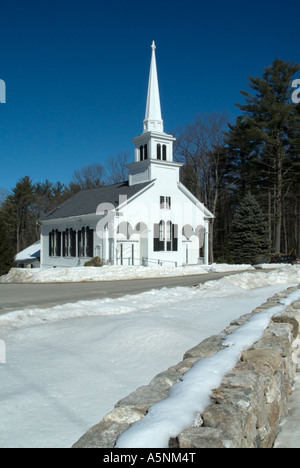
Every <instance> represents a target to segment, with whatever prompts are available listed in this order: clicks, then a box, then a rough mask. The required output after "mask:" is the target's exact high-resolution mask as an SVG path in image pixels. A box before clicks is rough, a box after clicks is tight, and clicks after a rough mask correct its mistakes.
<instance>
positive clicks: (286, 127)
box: [228, 59, 300, 252]
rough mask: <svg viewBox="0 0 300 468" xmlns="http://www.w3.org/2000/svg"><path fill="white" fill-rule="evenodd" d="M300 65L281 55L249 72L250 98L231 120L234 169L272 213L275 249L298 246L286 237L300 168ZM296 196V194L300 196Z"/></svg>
mask: <svg viewBox="0 0 300 468" xmlns="http://www.w3.org/2000/svg"><path fill="white" fill-rule="evenodd" d="M299 70H300V67H299V65H296V64H295V63H292V62H284V61H283V60H280V59H276V60H274V62H273V63H272V65H271V66H269V67H266V68H265V70H264V72H263V75H262V78H259V77H256V78H253V77H250V83H249V86H250V88H251V90H252V92H251V93H250V92H242V94H243V96H244V97H245V100H246V104H244V105H238V107H239V108H240V109H241V110H242V112H243V116H240V117H239V118H238V119H237V121H236V125H235V126H233V125H231V126H230V132H229V133H228V144H229V148H230V151H232V152H234V154H235V155H236V165H235V167H234V169H235V170H236V172H237V173H238V174H239V177H238V178H237V180H239V182H240V186H239V189H240V190H241V194H242V195H244V193H245V190H249V189H250V188H251V192H252V193H255V194H256V196H257V199H259V200H260V204H261V206H262V207H263V209H264V212H265V213H266V215H267V216H268V233H269V239H270V241H272V247H273V250H274V251H275V252H280V251H281V250H282V248H283V247H284V248H285V249H288V248H289V249H290V248H291V247H295V246H294V245H292V244H291V242H293V241H289V242H287V240H286V238H287V235H285V236H283V233H284V232H285V234H286V233H287V228H285V224H286V221H287V219H288V217H287V216H286V217H285V216H284V215H285V206H284V205H285V199H286V198H287V197H288V195H289V194H290V190H291V188H292V184H293V183H294V180H295V173H296V172H297V171H298V174H299V154H300V140H299V129H300V113H299V106H300V105H299V104H298V105H296V104H294V103H292V101H291V94H292V88H291V82H292V78H293V76H294V75H295V73H297V71H299ZM295 202H297V200H295Z"/></svg>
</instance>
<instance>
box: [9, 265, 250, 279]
mask: <svg viewBox="0 0 300 468" xmlns="http://www.w3.org/2000/svg"><path fill="white" fill-rule="evenodd" d="M247 269H248V270H254V269H255V268H254V267H252V266H251V265H228V264H212V265H209V266H207V265H193V266H184V267H165V266H149V267H143V266H129V267H126V266H103V267H101V268H95V267H74V268H45V269H40V268H33V269H26V268H25V269H24V268H12V269H11V270H10V272H9V273H8V274H7V275H4V276H1V277H0V283H64V282H78V281H114V280H122V279H125V280H126V279H142V278H160V277H166V276H169V277H171V276H188V275H201V274H206V273H215V272H227V271H241V270H247Z"/></svg>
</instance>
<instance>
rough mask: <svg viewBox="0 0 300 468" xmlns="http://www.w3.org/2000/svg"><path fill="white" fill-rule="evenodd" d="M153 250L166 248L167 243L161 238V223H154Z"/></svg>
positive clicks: (160, 250) (157, 250)
mask: <svg viewBox="0 0 300 468" xmlns="http://www.w3.org/2000/svg"><path fill="white" fill-rule="evenodd" d="M153 250H154V252H163V251H164V250H165V243H164V241H161V240H160V238H159V224H154V233H153Z"/></svg>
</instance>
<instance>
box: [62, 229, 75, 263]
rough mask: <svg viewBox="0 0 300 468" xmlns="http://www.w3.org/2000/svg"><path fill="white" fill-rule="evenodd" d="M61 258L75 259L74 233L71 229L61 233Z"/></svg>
mask: <svg viewBox="0 0 300 468" xmlns="http://www.w3.org/2000/svg"><path fill="white" fill-rule="evenodd" d="M63 257H76V231H74V229H72V228H71V229H66V230H65V231H64V232H63Z"/></svg>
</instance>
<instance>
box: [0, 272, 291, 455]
mask: <svg viewBox="0 0 300 468" xmlns="http://www.w3.org/2000/svg"><path fill="white" fill-rule="evenodd" d="M299 282H300V268H299V267H292V266H287V267H281V268H279V269H278V270H276V271H271V272H261V271H260V272H254V273H241V274H239V275H234V276H229V277H226V278H224V279H222V280H219V281H212V282H208V283H206V284H204V285H201V286H200V287H199V288H174V289H162V290H160V291H157V290H155V291H149V292H145V293H141V294H139V295H136V296H125V297H122V298H118V299H101V300H96V301H80V302H78V303H76V304H65V305H63V306H56V307H52V308H48V309H27V310H22V311H16V312H11V313H9V314H6V315H2V316H0V339H1V340H4V341H5V345H6V363H5V364H0V379H1V386H0V446H1V447H70V446H71V445H72V444H73V443H75V442H76V441H77V440H78V439H79V437H81V435H82V434H83V433H84V432H85V431H86V430H87V429H89V428H90V427H91V426H92V425H94V424H96V423H97V422H99V421H100V419H101V418H102V417H103V416H104V415H105V414H107V413H108V412H109V411H111V410H112V409H113V407H114V405H115V403H116V402H117V401H118V400H119V399H121V398H123V397H124V396H126V395H127V394H128V393H130V392H132V391H134V390H135V389H136V388H137V387H138V386H140V385H145V384H148V383H149V381H150V380H151V379H152V378H153V377H154V376H155V375H156V374H157V373H159V372H161V371H164V370H166V369H167V368H168V367H169V366H171V365H174V364H176V363H177V362H179V361H180V360H182V356H183V354H184V353H185V351H186V350H188V349H190V348H191V347H193V346H195V345H197V344H198V343H199V342H200V341H202V340H203V339H205V338H207V337H208V336H211V335H212V334H216V333H219V332H220V331H221V330H223V329H224V328H225V327H226V326H227V325H228V324H229V323H230V321H232V320H233V319H235V318H238V317H240V316H241V315H243V314H245V313H248V312H251V311H252V310H253V309H254V308H255V307H257V306H258V305H260V304H261V303H262V302H264V301H265V300H266V299H267V298H268V297H270V296H273V295H274V294H275V293H276V292H279V291H282V290H284V289H286V288H287V287H288V286H290V285H294V284H298V283H299Z"/></svg>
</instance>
